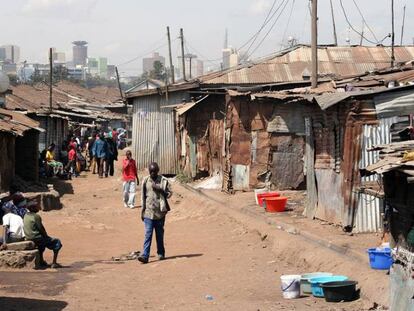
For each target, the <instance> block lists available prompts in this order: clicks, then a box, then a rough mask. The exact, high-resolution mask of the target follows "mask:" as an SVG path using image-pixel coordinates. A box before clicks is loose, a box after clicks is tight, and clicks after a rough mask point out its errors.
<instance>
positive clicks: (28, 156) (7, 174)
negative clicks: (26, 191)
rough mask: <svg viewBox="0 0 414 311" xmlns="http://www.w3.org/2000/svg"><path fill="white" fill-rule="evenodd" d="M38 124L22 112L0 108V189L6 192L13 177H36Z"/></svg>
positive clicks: (36, 178) (28, 178)
mask: <svg viewBox="0 0 414 311" xmlns="http://www.w3.org/2000/svg"><path fill="white" fill-rule="evenodd" d="M42 131H43V130H42V129H41V128H40V127H39V123H37V122H36V121H34V120H32V119H30V118H28V117H26V116H24V115H23V114H20V113H17V112H14V111H9V110H5V109H0V148H1V150H2V152H1V153H0V192H5V191H8V189H9V186H10V184H11V182H12V180H13V178H14V176H15V174H17V175H19V176H20V177H22V178H24V179H26V180H30V181H37V180H38V159H39V158H38V156H39V154H38V152H37V148H38V147H37V143H38V141H39V132H42Z"/></svg>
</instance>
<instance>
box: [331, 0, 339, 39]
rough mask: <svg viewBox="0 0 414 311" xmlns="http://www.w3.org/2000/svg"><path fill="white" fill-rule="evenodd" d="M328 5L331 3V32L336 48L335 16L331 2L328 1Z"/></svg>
mask: <svg viewBox="0 0 414 311" xmlns="http://www.w3.org/2000/svg"><path fill="white" fill-rule="evenodd" d="M330 3H331V15H332V30H333V36H334V44H335V46H338V36H337V34H336V24H335V14H334V8H333V4H332V0H330Z"/></svg>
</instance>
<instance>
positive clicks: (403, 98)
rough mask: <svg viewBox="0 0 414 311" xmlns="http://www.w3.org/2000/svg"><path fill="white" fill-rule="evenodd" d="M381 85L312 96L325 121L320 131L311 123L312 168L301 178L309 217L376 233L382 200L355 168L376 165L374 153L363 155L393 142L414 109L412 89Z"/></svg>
mask: <svg viewBox="0 0 414 311" xmlns="http://www.w3.org/2000/svg"><path fill="white" fill-rule="evenodd" d="M411 74H413V71H412V70H411ZM384 77H385V75H384V76H383V78H384ZM407 79H408V80H405V82H404V83H403V82H401V84H405V83H406V82H408V81H410V80H411V78H407ZM385 81H387V80H386V79H385V80H384V83H385ZM372 82H373V81H372ZM394 82H395V81H393V85H394ZM384 83H383V84H382V87H378V88H374V89H371V90H368V89H362V90H361V89H360V90H358V91H356V90H354V91H350V92H339V93H334V94H324V95H322V96H316V97H314V99H313V100H314V101H316V102H317V103H318V104H319V105H320V106H321V108H322V109H323V110H324V113H325V116H327V117H328V118H327V122H326V123H325V124H324V125H323V126H322V127H319V126H315V125H316V124H315V122H313V125H312V129H313V135H314V137H315V139H314V144H315V145H314V155H315V162H314V163H315V164H314V166H315V168H314V176H313V174H312V172H308V175H307V179H308V180H307V183H308V188H307V190H308V202H307V215H308V216H309V217H317V218H320V219H324V220H328V221H331V222H334V223H340V224H342V226H343V227H345V228H349V230H352V229H354V230H355V231H356V232H376V231H379V230H381V228H382V219H381V213H382V211H383V209H382V206H383V202H382V199H381V197H379V196H377V195H376V192H375V190H372V188H374V189H376V187H375V185H376V184H377V183H378V179H376V178H375V177H361V176H360V174H359V170H360V169H361V168H363V167H365V166H366V165H370V164H373V163H374V162H375V161H377V159H378V154H375V153H369V152H368V151H367V150H368V149H369V148H371V146H373V145H375V144H384V143H389V142H392V141H395V140H396V139H399V138H398V136H399V135H398V134H397V132H398V131H399V130H400V129H401V127H402V125H404V124H401V121H402V120H405V121H406V124H407V125H408V124H409V121H408V120H409V117H408V116H409V112H410V111H411V112H412V111H414V110H413V108H414V100H412V99H413V98H414V97H413V94H414V87H413V86H401V87H393V88H386V87H384ZM347 85H348V87H349V86H350V85H349V83H348V84H347ZM355 85H357V83H354V86H353V87H354V88H355ZM410 98H411V101H410ZM390 107H393V108H392V109H390ZM311 149H312V148H311ZM310 156H312V155H311V154H310Z"/></svg>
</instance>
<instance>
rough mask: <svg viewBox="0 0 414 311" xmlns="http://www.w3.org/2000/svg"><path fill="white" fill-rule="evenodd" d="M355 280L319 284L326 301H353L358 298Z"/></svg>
mask: <svg viewBox="0 0 414 311" xmlns="http://www.w3.org/2000/svg"><path fill="white" fill-rule="evenodd" d="M357 284H358V282H355V281H343V282H328V283H324V284H321V287H322V288H323V292H324V295H325V300H326V301H327V302H341V301H353V300H355V299H358V296H359V295H358V292H357V291H356V285H357Z"/></svg>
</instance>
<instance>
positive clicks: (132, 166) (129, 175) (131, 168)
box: [122, 150, 139, 208]
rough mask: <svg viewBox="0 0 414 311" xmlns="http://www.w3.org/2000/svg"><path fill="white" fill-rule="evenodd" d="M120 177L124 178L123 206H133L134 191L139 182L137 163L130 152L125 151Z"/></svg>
mask: <svg viewBox="0 0 414 311" xmlns="http://www.w3.org/2000/svg"><path fill="white" fill-rule="evenodd" d="M122 178H123V180H124V184H123V185H124V191H123V192H124V206H125V207H129V208H135V191H136V188H137V184H139V179H138V173H137V165H136V163H135V160H134V159H133V158H132V152H131V151H129V150H128V151H127V152H126V158H125V159H124V161H123V163H122Z"/></svg>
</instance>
